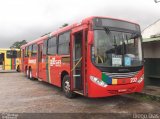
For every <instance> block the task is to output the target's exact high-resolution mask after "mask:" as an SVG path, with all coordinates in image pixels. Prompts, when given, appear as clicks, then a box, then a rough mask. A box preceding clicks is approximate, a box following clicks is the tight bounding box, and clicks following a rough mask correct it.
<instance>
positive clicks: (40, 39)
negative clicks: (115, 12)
mask: <svg viewBox="0 0 160 119" xmlns="http://www.w3.org/2000/svg"><path fill="white" fill-rule="evenodd" d="M94 18H106V19H107V18H108V19H114V20H120V21H125V22H129V23H133V24H136V25H139V24H137V23H135V22H132V21H128V20H124V19H117V18H113V17H109V16H107V17H103V16H91V17H87V18H85V19H83V20H82V21H81V22H80V23H74V24H72V25H69V26H66V27H63V28H60V29H58V30H56V31H53V32H50V33H49V34H46V35H43V36H41V37H39V38H37V39H35V40H33V41H31V42H29V43H27V44H25V45H22V46H21V48H25V47H26V46H29V45H31V44H34V43H36V42H40V41H43V40H45V39H47V38H48V37H49V35H52V36H54V35H56V34H60V33H63V32H64V31H67V30H70V29H72V28H74V27H77V26H79V25H81V24H86V23H89V22H91V21H92V19H94Z"/></svg>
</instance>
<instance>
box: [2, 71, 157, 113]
mask: <svg viewBox="0 0 160 119" xmlns="http://www.w3.org/2000/svg"><path fill="white" fill-rule="evenodd" d="M0 112H1V113H3V112H9V113H22V112H24V113H68V112H70V113H84V112H85V113H160V103H159V102H155V101H151V100H150V101H146V100H145V101H143V100H139V99H135V98H132V97H130V96H128V95H127V96H114V97H106V98H96V99H95V98H94V99H91V98H86V97H83V96H77V97H76V98H75V99H67V98H66V97H65V96H64V95H63V93H62V92H61V90H60V88H57V87H55V86H53V85H50V84H47V83H45V82H39V81H38V80H28V79H27V78H26V77H24V74H23V73H16V72H10V73H7V72H3V73H0Z"/></svg>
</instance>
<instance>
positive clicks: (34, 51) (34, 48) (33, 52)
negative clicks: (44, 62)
mask: <svg viewBox="0 0 160 119" xmlns="http://www.w3.org/2000/svg"><path fill="white" fill-rule="evenodd" d="M31 55H32V57H35V56H36V55H37V44H34V45H33V48H32V53H31Z"/></svg>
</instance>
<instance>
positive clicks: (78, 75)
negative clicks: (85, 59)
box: [73, 74, 81, 77]
mask: <svg viewBox="0 0 160 119" xmlns="http://www.w3.org/2000/svg"><path fill="white" fill-rule="evenodd" d="M80 76H81V75H80V74H77V75H73V77H80Z"/></svg>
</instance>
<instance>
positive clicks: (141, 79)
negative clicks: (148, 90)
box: [137, 74, 144, 83]
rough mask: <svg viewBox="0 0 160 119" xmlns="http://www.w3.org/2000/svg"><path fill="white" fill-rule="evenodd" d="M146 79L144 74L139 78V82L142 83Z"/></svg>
mask: <svg viewBox="0 0 160 119" xmlns="http://www.w3.org/2000/svg"><path fill="white" fill-rule="evenodd" d="M143 80H144V74H143V75H142V76H141V77H140V78H139V79H138V80H137V82H138V83H141V82H142V81H143Z"/></svg>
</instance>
